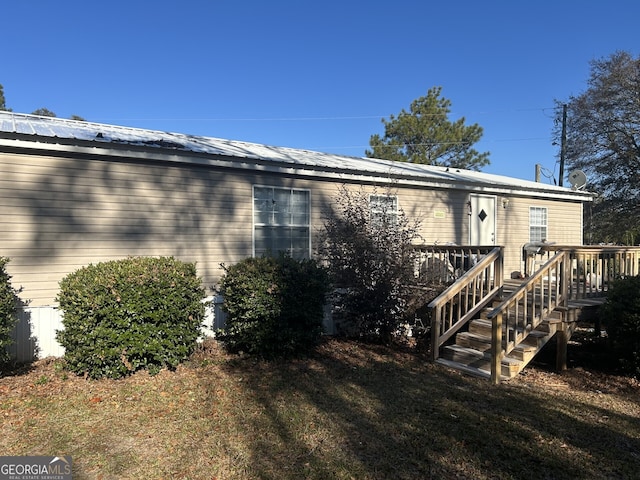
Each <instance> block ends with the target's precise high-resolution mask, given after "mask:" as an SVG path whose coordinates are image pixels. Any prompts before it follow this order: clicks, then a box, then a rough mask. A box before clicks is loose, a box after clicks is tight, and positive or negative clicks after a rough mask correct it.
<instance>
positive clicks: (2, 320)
mask: <svg viewBox="0 0 640 480" xmlns="http://www.w3.org/2000/svg"><path fill="white" fill-rule="evenodd" d="M7 263H9V259H8V258H7V257H0V364H3V363H6V362H7V361H9V346H10V345H11V343H12V338H11V332H12V331H13V329H14V327H15V325H16V322H17V321H18V317H17V310H16V309H17V305H18V291H17V290H15V289H14V288H13V287H12V286H11V276H10V275H9V274H8V273H7V270H6V265H7Z"/></svg>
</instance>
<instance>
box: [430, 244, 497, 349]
mask: <svg viewBox="0 0 640 480" xmlns="http://www.w3.org/2000/svg"><path fill="white" fill-rule="evenodd" d="M502 283H503V248H502V247H493V248H492V250H491V251H489V252H488V253H487V254H486V255H484V256H483V257H482V258H480V259H478V261H477V263H476V264H475V265H474V266H473V267H471V269H469V270H468V271H467V272H466V273H464V274H463V275H462V276H461V277H460V278H458V279H457V280H456V281H455V282H454V283H453V284H452V285H451V286H450V287H449V288H448V289H447V290H445V291H444V292H443V293H442V294H440V295H439V296H438V297H436V298H435V299H434V300H433V301H432V302H431V303H429V305H428V307H429V309H430V310H431V312H432V315H431V357H432V360H434V361H435V360H436V359H437V358H438V356H439V354H440V347H441V346H442V345H443V344H444V343H445V342H446V341H447V340H448V339H449V338H451V337H452V336H453V335H455V334H456V333H457V332H458V331H459V330H460V329H461V328H462V327H463V326H464V325H465V324H466V323H467V322H469V321H470V320H471V319H473V318H474V316H475V315H476V314H477V313H478V312H480V311H481V310H482V309H483V308H484V307H485V306H486V305H487V304H489V302H491V301H492V300H493V299H494V298H495V297H496V296H498V295H499V294H501V292H502Z"/></svg>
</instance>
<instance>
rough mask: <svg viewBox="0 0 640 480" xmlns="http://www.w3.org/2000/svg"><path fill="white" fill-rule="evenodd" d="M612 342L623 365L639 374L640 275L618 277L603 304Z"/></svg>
mask: <svg viewBox="0 0 640 480" xmlns="http://www.w3.org/2000/svg"><path fill="white" fill-rule="evenodd" d="M602 315H603V321H604V324H605V326H606V329H607V335H608V336H609V340H610V344H611V347H612V350H613V353H614V354H615V356H616V358H617V359H618V360H619V361H620V364H621V366H622V368H623V369H624V370H625V371H627V372H628V373H631V374H632V375H640V276H638V277H629V278H624V279H621V280H617V281H616V282H615V283H614V284H613V286H612V287H611V289H610V290H609V291H608V292H607V301H606V303H605V304H604V305H603V307H602Z"/></svg>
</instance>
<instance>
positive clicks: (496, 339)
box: [491, 312, 502, 385]
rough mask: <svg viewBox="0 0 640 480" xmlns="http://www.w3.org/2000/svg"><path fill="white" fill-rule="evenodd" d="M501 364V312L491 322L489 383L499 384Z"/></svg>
mask: <svg viewBox="0 0 640 480" xmlns="http://www.w3.org/2000/svg"><path fill="white" fill-rule="evenodd" d="M501 364H502V312H501V313H498V314H497V315H496V316H495V317H493V319H492V321H491V383H493V384H494V385H498V384H499V383H500V374H501V370H502V368H501Z"/></svg>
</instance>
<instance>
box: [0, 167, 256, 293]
mask: <svg viewBox="0 0 640 480" xmlns="http://www.w3.org/2000/svg"><path fill="white" fill-rule="evenodd" d="M250 197H251V183H250V181H248V180H247V179H246V178H242V177H238V176H237V175H232V174H230V172H228V171H220V170H216V169H205V168H199V167H193V166H177V165H171V164H159V163H157V164H154V163H152V162H149V163H144V164H141V163H126V162H120V163H117V162H105V161H100V160H91V159H64V158H56V157H31V156H30V157H26V156H17V155H7V154H4V155H2V156H1V157H0V255H3V256H8V257H10V258H11V262H10V264H9V271H10V274H12V275H13V276H14V279H13V280H14V282H15V284H16V285H17V286H18V285H22V286H23V287H24V291H23V294H22V297H23V298H29V299H31V305H32V306H40V305H50V304H52V303H53V299H54V298H55V296H56V294H57V291H58V284H59V282H60V280H61V279H62V278H63V277H64V276H65V275H66V274H68V273H69V272H71V271H73V270H75V269H77V268H79V267H81V266H84V265H87V264H89V263H96V262H99V261H106V260H112V259H118V258H124V257H127V256H131V255H147V256H159V255H171V256H175V257H176V258H180V259H183V260H185V261H195V262H197V266H198V271H199V274H200V275H201V276H202V278H203V281H204V283H205V285H206V286H212V285H213V284H214V283H215V281H217V279H218V277H219V274H220V266H219V264H220V263H221V262H227V263H229V262H235V261H237V260H239V259H240V258H243V257H245V256H248V255H250V254H251V202H250Z"/></svg>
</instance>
